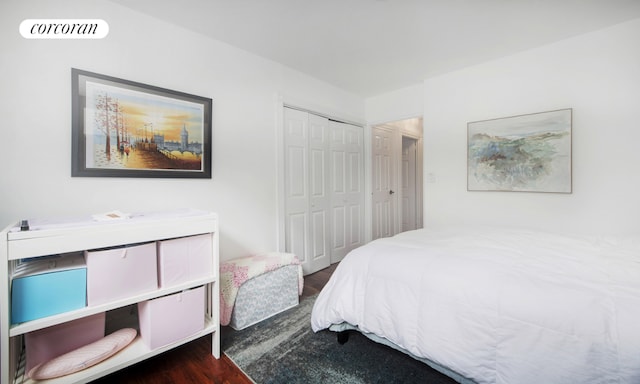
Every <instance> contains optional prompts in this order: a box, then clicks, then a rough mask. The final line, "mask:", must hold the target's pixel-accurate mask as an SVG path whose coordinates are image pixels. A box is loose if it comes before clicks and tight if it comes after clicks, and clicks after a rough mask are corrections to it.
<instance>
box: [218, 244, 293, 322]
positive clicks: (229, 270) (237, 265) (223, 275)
mask: <svg viewBox="0 0 640 384" xmlns="http://www.w3.org/2000/svg"><path fill="white" fill-rule="evenodd" d="M291 264H293V265H297V266H298V294H299V295H302V288H303V286H304V278H303V276H302V265H300V260H298V257H297V256H296V255H294V254H292V253H281V252H268V253H262V254H259V255H255V256H249V257H242V258H239V259H233V260H228V261H225V262H223V263H221V264H220V324H221V325H229V322H230V321H231V314H232V312H233V306H234V304H235V301H236V296H237V295H238V289H240V286H242V284H244V282H245V281H247V280H249V279H251V278H254V277H256V276H260V275H261V274H263V273H267V272H270V271H273V270H276V269H278V268H280V267H284V266H286V265H291Z"/></svg>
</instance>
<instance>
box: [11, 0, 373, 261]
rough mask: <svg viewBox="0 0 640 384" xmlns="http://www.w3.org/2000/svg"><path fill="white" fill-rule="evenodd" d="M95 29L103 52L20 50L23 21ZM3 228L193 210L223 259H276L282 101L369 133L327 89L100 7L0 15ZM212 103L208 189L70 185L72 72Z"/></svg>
mask: <svg viewBox="0 0 640 384" xmlns="http://www.w3.org/2000/svg"><path fill="white" fill-rule="evenodd" d="M30 18H32V19H34V18H66V19H68V18H83V19H86V18H100V19H104V20H105V21H107V22H108V24H109V27H110V32H109V35H108V37H107V38H105V39H102V40H26V39H24V38H22V37H21V36H20V34H19V33H18V26H19V25H20V22H21V21H22V20H24V19H30ZM0 47H1V48H0V49H1V50H2V51H1V53H2V60H0V79H1V81H0V84H1V87H0V97H1V103H0V116H2V120H0V121H1V126H0V146H1V149H0V164H2V177H1V179H0V197H1V198H2V199H1V203H0V204H1V208H0V226H1V227H4V226H6V225H9V224H10V223H13V222H14V221H16V220H18V219H21V218H42V217H45V218H49V217H58V216H64V217H67V216H71V217H73V216H79V215H83V216H84V215H88V214H91V213H98V212H105V211H108V210H113V209H120V210H123V211H126V212H140V211H148V210H159V209H164V208H168V209H172V208H182V207H193V208H198V209H205V210H211V211H216V212H218V213H219V215H220V228H221V250H222V259H228V258H232V257H237V256H243V255H246V254H249V253H253V252H260V251H267V250H274V249H275V247H276V237H277V236H276V228H277V212H276V200H277V199H276V120H277V108H278V103H277V100H278V98H277V97H276V96H280V98H281V99H282V98H284V99H285V100H287V99H292V100H297V101H300V103H302V104H305V103H307V104H308V105H309V108H314V109H321V111H319V112H326V113H330V114H332V115H340V116H346V117H349V118H351V119H352V120H359V121H364V102H363V100H362V99H361V98H359V97H356V96H354V95H351V94H348V93H346V92H344V91H341V90H339V89H337V88H334V87H332V86H329V85H328V84H326V83H323V82H321V81H318V80H316V79H313V78H310V77H309V76H306V75H304V74H301V73H299V72H296V71H293V70H290V69H288V68H286V67H283V66H282V65H279V64H276V63H273V62H271V61H268V60H264V59H261V58H259V57H256V56H254V55H252V54H249V53H247V52H245V51H242V50H239V49H236V48H233V47H230V46H228V45H226V44H223V43H221V42H217V41H214V40H211V39H208V38H205V37H204V36H201V35H198V34H195V33H191V32H189V31H186V30H184V29H181V28H178V27H175V26H173V25H170V24H167V23H165V22H163V21H160V20H157V19H154V18H151V17H148V16H146V15H143V14H140V13H137V12H134V11H131V10H129V9H128V8H125V7H122V6H120V5H117V4H113V3H110V2H108V1H104V0H92V1H80V0H76V1H73V0H58V1H55V2H52V1H46V0H42V1H34V0H29V1H14V0H9V1H6V0H3V2H2V4H1V5H0ZM72 67H74V68H79V69H84V70H88V71H92V72H97V73H102V74H106V75H110V76H114V77H119V78H123V79H127V80H132V81H136V82H141V83H145V84H151V85H154V86H159V87H163V88H168V89H173V90H177V91H181V92H185V93H191V94H195V95H199V96H205V97H210V98H212V99H213V179H211V180H198V179H139V178H135V179H131V178H72V177H71V68H72Z"/></svg>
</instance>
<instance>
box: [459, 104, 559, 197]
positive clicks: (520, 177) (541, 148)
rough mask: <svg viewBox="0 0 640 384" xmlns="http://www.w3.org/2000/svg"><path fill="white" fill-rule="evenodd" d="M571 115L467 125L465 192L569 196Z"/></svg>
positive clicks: (540, 115)
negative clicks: (547, 193) (509, 192)
mask: <svg viewBox="0 0 640 384" xmlns="http://www.w3.org/2000/svg"><path fill="white" fill-rule="evenodd" d="M571 129H572V110H571V109H562V110H557V111H548V112H540V113H532V114H527V115H519V116H513V117H507V118H500V119H492V120H484V121H476V122H471V123H468V124H467V134H468V136H467V145H468V147H467V190H469V191H517V192H557V193H571V188H572V182H571Z"/></svg>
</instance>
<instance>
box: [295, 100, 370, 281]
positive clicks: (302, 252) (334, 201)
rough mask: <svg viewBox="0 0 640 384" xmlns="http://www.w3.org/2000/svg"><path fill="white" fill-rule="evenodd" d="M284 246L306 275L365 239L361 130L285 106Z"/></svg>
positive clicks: (333, 260) (329, 262)
mask: <svg viewBox="0 0 640 384" xmlns="http://www.w3.org/2000/svg"><path fill="white" fill-rule="evenodd" d="M283 133H284V135H283V136H284V151H285V154H284V162H285V172H284V175H285V176H284V177H285V188H284V191H285V247H286V251H287V252H292V253H294V254H295V255H297V256H298V258H299V259H300V261H301V262H302V268H303V270H304V273H305V274H310V273H313V272H316V271H318V270H321V269H323V268H326V267H328V266H329V265H330V264H331V263H335V262H338V261H340V260H342V258H343V257H344V256H345V255H346V254H347V253H348V252H349V251H350V250H352V249H354V248H356V247H358V246H360V245H362V244H363V239H364V166H363V161H364V147H363V130H362V127H357V126H354V125H351V124H345V123H341V122H336V121H333V120H329V119H328V118H326V117H322V116H318V115H315V114H312V113H308V112H305V111H300V110H296V109H291V108H286V107H285V108H284V132H283Z"/></svg>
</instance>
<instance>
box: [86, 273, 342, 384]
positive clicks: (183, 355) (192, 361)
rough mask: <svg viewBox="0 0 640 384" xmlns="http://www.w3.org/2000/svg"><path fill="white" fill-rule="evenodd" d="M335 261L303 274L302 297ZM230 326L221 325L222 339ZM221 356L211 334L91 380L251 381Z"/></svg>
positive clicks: (163, 383)
mask: <svg viewBox="0 0 640 384" xmlns="http://www.w3.org/2000/svg"><path fill="white" fill-rule="evenodd" d="M337 266H338V264H333V265H331V266H330V267H329V268H326V269H323V270H321V271H318V272H316V273H313V274H310V275H307V276H305V278H304V289H303V291H302V297H303V298H304V297H308V296H312V295H315V294H316V293H319V292H320V290H322V287H324V285H325V284H326V283H327V281H328V280H329V277H331V275H332V274H333V271H334V270H335V268H336V267H337ZM229 331H230V328H228V327H221V331H220V336H221V339H222V340H223V342H222V345H223V346H224V335H225V332H229ZM221 355H222V356H221V357H220V359H215V358H214V357H213V356H212V355H211V337H202V338H200V339H197V340H194V341H192V342H190V343H187V344H185V345H182V346H180V347H178V348H176V349H173V350H171V351H168V352H165V353H163V354H161V355H158V356H155V357H153V358H151V359H149V360H145V361H142V362H140V363H138V364H135V365H133V366H131V367H128V368H126V369H123V370H121V371H118V372H116V373H113V374H111V375H108V376H105V377H103V378H101V379H98V380H96V381H94V383H99V384H111V383H122V384H141V383H145V384H196V383H197V384H199V383H210V384H223V383H224V384H236V383H237V384H251V380H250V379H249V378H247V377H246V376H245V375H244V373H242V371H240V369H238V367H236V366H235V365H234V364H233V362H232V361H231V360H229V358H228V357H227V356H226V355H225V354H224V347H223V348H222V353H221Z"/></svg>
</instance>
